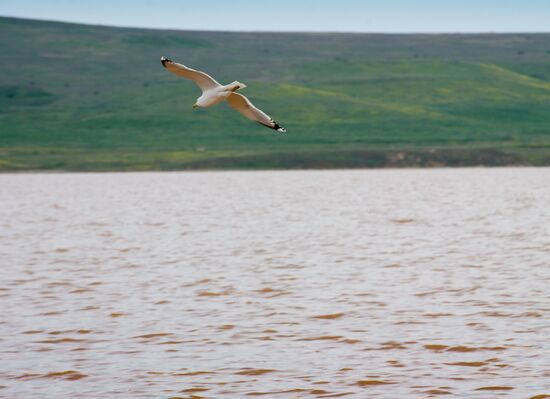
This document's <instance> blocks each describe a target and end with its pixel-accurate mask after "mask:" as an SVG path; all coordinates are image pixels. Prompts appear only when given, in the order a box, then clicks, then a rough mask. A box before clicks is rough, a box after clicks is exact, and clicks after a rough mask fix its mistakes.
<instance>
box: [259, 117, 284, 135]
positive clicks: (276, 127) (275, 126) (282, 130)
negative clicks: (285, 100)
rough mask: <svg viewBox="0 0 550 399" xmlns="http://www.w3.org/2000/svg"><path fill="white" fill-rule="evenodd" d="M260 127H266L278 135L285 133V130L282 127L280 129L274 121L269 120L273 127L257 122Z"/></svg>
mask: <svg viewBox="0 0 550 399" xmlns="http://www.w3.org/2000/svg"><path fill="white" fill-rule="evenodd" d="M258 123H259V124H260V125H262V126H265V127H268V128H270V129H273V130H276V131H278V132H279V133H286V129H285V128H284V127H282V126H281V125H279V124H278V123H277V122H275V121H274V120H271V123H273V126H271V125H267V124H265V123H262V122H258Z"/></svg>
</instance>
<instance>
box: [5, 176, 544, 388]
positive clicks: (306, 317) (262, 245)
mask: <svg viewBox="0 0 550 399" xmlns="http://www.w3.org/2000/svg"><path fill="white" fill-rule="evenodd" d="M549 204H550V169H527V168H526V169H513V168H510V169H462V170H452V169H446V170H380V171H303V172H220V173H144V174H140V173H136V174H133V173H132V174H110V173H109V174H19V175H0V206H1V207H0V262H1V269H0V270H1V273H2V277H1V280H0V304H1V317H0V397H2V398H10V399H11V398H17V399H26V398H100V397H103V398H125V399H126V398H172V397H174V398H201V397H203V398H254V397H266V398H279V397H280V398H328V397H338V396H342V397H349V398H366V397H368V398H426V397H431V396H433V397H437V396H440V395H446V396H444V397H457V398H464V397H468V398H498V397H507V398H532V397H535V396H536V395H550V359H549V351H548V347H549V342H550V326H549V324H550V323H549V321H548V320H549V319H550V318H549V317H548V316H549V308H550V289H549V284H548V283H549V280H550V206H549ZM262 395H265V396H262ZM540 397H544V396H540Z"/></svg>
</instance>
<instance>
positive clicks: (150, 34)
mask: <svg viewBox="0 0 550 399" xmlns="http://www.w3.org/2000/svg"><path fill="white" fill-rule="evenodd" d="M548 43H550V34H548V33H544V34H533V33H528V34H517V33H511V34H367V33H365V34H363V33H318V32H313V33H284V34H281V33H268V32H262V33H250V32H214V31H210V32H209V31H177V30H154V29H140V28H115V27H106V26H98V25H82V24H73V23H68V22H51V21H41V20H27V19H21V18H11V17H0V51H1V52H2V54H3V57H2V59H1V61H0V171H15V170H90V171H91V170H164V169H170V170H174V169H216V168H222V169H227V168H230V169H233V168H237V169H242V168H244V169H265V168H335V167H337V168H340V167H384V166H391V167H408V166H467V165H488V166H490V165H510V164H519V165H550V112H548V109H550V46H549V45H548ZM163 54H166V55H169V56H173V57H174V58H176V59H178V60H182V62H183V61H185V62H187V63H188V64H189V65H194V66H196V67H197V68H201V69H202V70H205V71H208V72H211V73H212V74H213V75H215V76H216V77H219V80H221V81H227V82H229V80H231V81H232V80H234V79H235V78H236V77H238V79H239V80H241V81H243V82H244V83H247V84H248V85H249V87H248V88H246V89H244V90H243V94H244V93H245V94H246V95H247V96H249V97H250V98H251V99H252V100H253V101H254V103H255V104H257V105H258V106H259V107H266V108H269V109H270V110H274V113H273V115H272V116H273V117H274V119H276V120H277V119H281V120H284V121H285V122H286V125H287V127H288V128H289V131H291V132H292V134H288V135H285V136H284V137H282V136H279V135H275V134H272V133H270V131H268V132H265V131H264V129H262V128H261V127H260V126H259V127H255V126H254V125H252V126H250V125H249V124H248V123H246V121H243V120H242V118H240V117H239V115H234V113H233V112H231V110H229V109H227V107H224V106H220V107H216V108H217V109H211V110H207V111H198V112H193V111H192V110H191V105H192V104H193V103H194V101H195V99H196V98H197V97H198V95H199V93H198V91H197V89H196V88H195V87H194V86H193V84H192V83H188V82H182V81H180V80H177V79H172V77H171V76H169V75H167V74H166V73H165V72H164V71H163V70H162V67H161V66H160V64H159V63H158V59H159V57H160V56H161V55H163ZM14 60H17V62H14ZM250 83H253V85H252V84H250ZM174 98H178V99H180V100H178V101H174V100H173V99H174Z"/></svg>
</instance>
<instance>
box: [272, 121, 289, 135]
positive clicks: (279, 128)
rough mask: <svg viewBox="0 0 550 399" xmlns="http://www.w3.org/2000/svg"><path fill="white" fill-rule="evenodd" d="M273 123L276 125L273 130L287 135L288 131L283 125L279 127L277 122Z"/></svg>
mask: <svg viewBox="0 0 550 399" xmlns="http://www.w3.org/2000/svg"><path fill="white" fill-rule="evenodd" d="M272 122H273V123H274V124H275V126H273V128H272V129H274V130H276V131H278V132H279V133H286V129H285V128H284V127H282V126H281V125H279V124H278V123H277V122H275V121H272Z"/></svg>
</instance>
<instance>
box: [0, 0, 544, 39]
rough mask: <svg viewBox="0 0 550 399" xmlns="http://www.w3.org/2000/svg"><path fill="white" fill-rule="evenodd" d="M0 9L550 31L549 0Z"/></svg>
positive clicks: (90, 1) (20, 13)
mask: <svg viewBox="0 0 550 399" xmlns="http://www.w3.org/2000/svg"><path fill="white" fill-rule="evenodd" d="M0 15H1V16H14V17H22V18H33V19H45V20H55V21H67V22H79V23H88V24H100V25H113V26H128V27H144V28H168V29H188V30H221V31H330V32H383V33H408V32H427V33H436V32H460V33H462V32H464V33H466V32H550V0H331V1H328V0H192V1H190V0H0Z"/></svg>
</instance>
